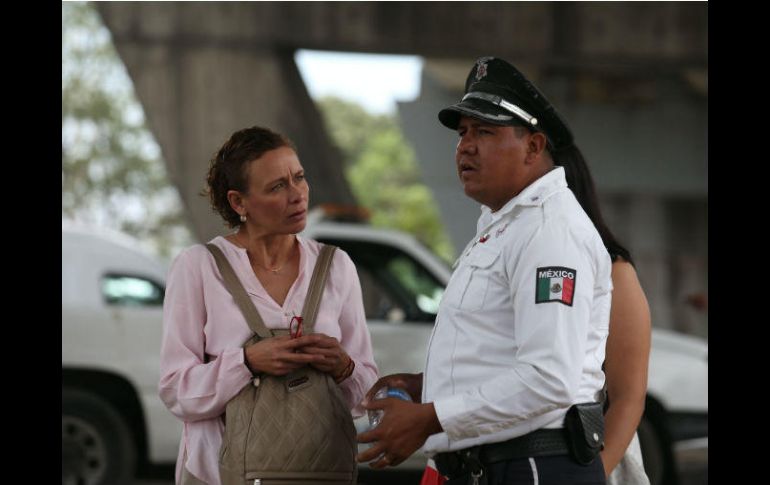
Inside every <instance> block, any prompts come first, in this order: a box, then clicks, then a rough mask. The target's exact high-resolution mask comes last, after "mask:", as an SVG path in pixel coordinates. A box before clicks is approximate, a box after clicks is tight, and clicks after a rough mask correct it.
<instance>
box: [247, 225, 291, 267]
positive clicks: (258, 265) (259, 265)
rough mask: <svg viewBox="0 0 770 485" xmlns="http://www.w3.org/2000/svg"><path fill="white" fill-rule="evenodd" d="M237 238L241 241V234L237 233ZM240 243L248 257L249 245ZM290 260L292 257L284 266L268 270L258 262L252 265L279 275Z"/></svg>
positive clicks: (253, 262)
mask: <svg viewBox="0 0 770 485" xmlns="http://www.w3.org/2000/svg"><path fill="white" fill-rule="evenodd" d="M235 237H236V239H240V237H241V233H240V232H237V233H235ZM238 242H240V243H241V245H242V246H243V247H244V249H246V254H247V255H248V250H249V247H248V244H243V243H242V242H241V241H240V240H239V241H238ZM251 259H252V258H249V261H251ZM289 259H291V257H289V258H288V259H287V260H286V261H284V262H283V264H282V265H280V266H278V267H277V268H268V267H267V266H262V265H261V264H259V263H257V262H256V261H251V263H252V264H254V265H256V266H257V267H259V268H262V269H264V270H265V271H270V272H271V273H273V274H275V275H277V274H278V273H279V272H280V271H281V270H282V269H283V267H284V266H286V263H288V262H289Z"/></svg>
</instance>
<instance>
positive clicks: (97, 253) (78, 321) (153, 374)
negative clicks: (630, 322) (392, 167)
mask: <svg viewBox="0 0 770 485" xmlns="http://www.w3.org/2000/svg"><path fill="white" fill-rule="evenodd" d="M304 235H305V236H306V237H311V238H314V239H317V240H319V241H323V242H328V243H331V244H335V245H337V246H339V247H341V248H342V249H344V250H345V251H346V252H347V253H348V254H349V255H350V257H351V258H352V259H353V261H354V262H355V263H356V266H357V268H358V271H359V276H360V279H361V285H362V289H363V295H364V303H365V309H366V316H367V321H368V325H369V330H370V332H371V335H372V342H373V346H374V357H375V360H376V362H377V364H378V365H379V368H380V372H381V373H382V374H383V375H385V374H389V373H394V372H420V371H421V369H422V366H423V363H424V358H425V348H426V343H427V340H428V337H429V335H430V330H431V325H432V323H433V321H434V318H435V313H436V311H437V308H438V302H439V301H440V299H441V295H442V294H443V290H444V286H445V284H446V282H447V281H448V279H449V275H450V270H449V268H448V267H447V266H446V264H444V263H443V262H442V261H440V260H439V259H438V258H436V256H434V255H433V254H432V253H431V252H430V251H428V250H427V249H425V248H424V247H423V246H422V245H421V244H419V243H418V242H417V241H416V240H415V239H414V238H413V237H411V236H409V235H407V234H404V233H401V232H397V231H391V230H381V229H375V228H373V227H370V226H368V225H366V224H361V223H351V222H331V221H327V220H322V216H321V215H320V214H319V213H317V212H316V213H312V214H311V216H310V218H309V220H308V225H307V228H306V229H305V231H304ZM166 271H167V266H166V265H165V264H163V263H161V262H159V261H157V260H155V259H153V258H152V257H150V256H148V255H147V254H146V253H144V252H143V251H141V250H140V249H139V245H138V244H137V242H136V241H133V240H131V239H130V238H128V237H127V236H121V237H114V236H105V235H103V234H97V233H94V232H89V231H83V230H73V229H67V228H65V227H63V228H62V484H67V485H68V484H73V485H74V484H77V485H85V484H88V485H116V484H121V483H127V482H128V481H129V480H130V479H131V478H132V477H133V476H134V474H135V473H136V472H137V470H144V469H147V467H148V466H153V465H167V464H172V463H173V462H174V461H175V459H176V456H177V450H178V445H179V436H180V432H181V425H180V423H179V421H177V419H176V418H175V417H174V416H173V415H172V414H171V413H170V412H168V410H167V409H166V408H165V407H164V405H163V403H162V402H161V401H160V399H159V398H158V392H157V386H158V362H159V349H160V340H161V321H162V303H163V295H164V282H165V276H166ZM707 352H708V346H707V344H706V342H705V341H704V340H702V339H698V338H694V337H689V336H684V335H680V334H675V333H672V332H667V331H663V330H659V329H654V330H653V339H652V353H651V357H650V367H649V388H648V398H647V409H646V412H645V417H644V420H643V422H642V425H641V426H640V429H639V434H640V439H641V442H642V448H643V453H644V455H645V461H646V466H647V468H648V473H649V474H650V476H651V479H652V483H653V484H654V485H658V484H667V485H671V484H674V483H676V480H677V478H676V463H675V460H674V448H675V444H676V443H678V442H682V441H684V440H689V442H693V441H692V440H696V442H698V443H700V444H705V446H707V445H708V438H707V437H708V361H707ZM356 425H357V427H358V428H359V429H362V428H363V427H364V426H365V422H364V420H363V419H359V420H358V421H357V423H356ZM704 440H705V441H704ZM424 464H425V459H424V458H423V457H421V456H414V457H413V458H412V459H410V460H408V461H407V462H405V463H404V464H402V465H401V467H400V468H402V469H410V468H413V469H422V468H423V467H424Z"/></svg>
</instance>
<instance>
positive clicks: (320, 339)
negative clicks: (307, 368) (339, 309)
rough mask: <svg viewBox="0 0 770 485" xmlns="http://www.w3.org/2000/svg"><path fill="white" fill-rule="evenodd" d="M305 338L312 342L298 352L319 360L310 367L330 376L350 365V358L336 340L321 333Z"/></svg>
mask: <svg viewBox="0 0 770 485" xmlns="http://www.w3.org/2000/svg"><path fill="white" fill-rule="evenodd" d="M307 337H309V338H312V341H311V342H310V343H308V344H306V345H304V346H303V347H302V348H300V349H299V352H301V353H303V354H307V355H312V356H315V357H318V358H320V360H318V361H316V362H313V363H311V364H310V365H312V366H313V367H315V368H316V369H318V370H319V371H321V372H324V373H326V374H330V375H332V376H336V375H338V374H340V373H341V372H342V371H344V370H345V368H346V367H347V366H348V364H349V363H350V357H349V356H348V354H347V352H345V349H343V348H342V346H341V345H340V343H339V341H338V340H337V339H336V338H334V337H329V336H328V335H325V334H322V333H314V334H312V335H308V336H307Z"/></svg>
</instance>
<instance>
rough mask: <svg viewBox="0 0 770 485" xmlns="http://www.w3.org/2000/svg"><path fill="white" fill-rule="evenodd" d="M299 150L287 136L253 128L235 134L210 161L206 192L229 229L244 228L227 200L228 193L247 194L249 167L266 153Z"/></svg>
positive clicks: (257, 127)
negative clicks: (285, 148)
mask: <svg viewBox="0 0 770 485" xmlns="http://www.w3.org/2000/svg"><path fill="white" fill-rule="evenodd" d="M281 147H289V148H291V149H292V150H294V151H296V150H297V149H296V147H295V146H294V144H293V143H292V142H291V140H289V139H288V138H287V137H286V136H284V135H282V134H280V133H276V132H274V131H271V130H269V129H267V128H262V127H259V126H252V127H251V128H244V129H242V130H239V131H236V132H235V133H233V134H232V135H230V138H229V139H228V140H227V141H226V142H225V144H224V145H222V147H221V148H220V149H219V150H218V151H217V153H216V154H215V155H214V157H213V158H212V159H211V164H210V166H209V173H208V176H207V177H206V185H207V187H206V190H205V191H204V194H203V195H208V196H209V200H210V201H211V208H212V209H213V210H214V212H217V213H218V214H219V215H220V216H222V219H224V220H225V222H226V223H227V224H228V225H229V226H230V227H236V226H238V225H240V224H241V219H240V215H239V214H238V213H237V212H235V211H234V210H233V208H232V207H230V202H229V201H228V200H227V191H228V190H237V191H238V192H242V193H244V194H245V193H247V192H248V188H249V187H248V168H249V164H250V163H251V162H253V161H254V160H256V159H258V158H259V157H261V156H262V155H264V154H265V153H266V152H269V151H270V150H275V149H276V148H281Z"/></svg>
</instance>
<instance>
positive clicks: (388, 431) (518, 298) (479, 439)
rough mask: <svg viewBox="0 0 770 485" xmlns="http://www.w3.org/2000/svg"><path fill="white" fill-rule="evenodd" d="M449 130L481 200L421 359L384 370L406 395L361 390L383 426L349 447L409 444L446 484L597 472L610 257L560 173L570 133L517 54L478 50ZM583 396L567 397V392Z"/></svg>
mask: <svg viewBox="0 0 770 485" xmlns="http://www.w3.org/2000/svg"><path fill="white" fill-rule="evenodd" d="M439 120H440V121H441V123H442V124H444V125H445V126H447V127H448V128H451V129H455V130H457V133H458V136H459V140H458V143H457V151H456V164H457V171H458V175H459V178H460V181H461V182H462V185H463V189H464V191H465V194H466V195H467V196H469V197H471V198H472V199H474V200H476V201H477V202H479V203H480V204H482V207H481V217H480V218H479V220H478V224H477V234H476V236H475V237H474V238H473V240H471V241H470V242H469V243H468V245H467V246H466V248H465V249H464V250H463V252H462V253H461V255H460V257H459V258H458V260H457V262H456V263H455V269H454V272H453V274H452V277H451V279H450V281H449V285H448V286H447V288H446V292H445V294H444V297H443V299H442V301H441V305H440V308H439V312H438V315H437V317H436V323H435V327H434V329H433V335H432V336H431V339H430V343H429V348H428V356H427V360H426V363H425V372H424V374H396V375H391V376H387V377H383V378H382V379H380V380H379V381H378V382H377V384H375V386H374V387H373V388H372V389H371V390H370V393H369V394H368V397H371V396H372V395H373V394H374V392H376V390H377V389H378V388H380V387H381V386H383V385H391V386H397V387H404V388H406V389H407V390H408V391H409V393H410V394H411V395H412V398H413V399H414V401H415V402H414V403H410V402H405V401H400V400H397V399H383V400H378V401H369V402H368V403H367V405H366V407H367V408H369V409H384V410H385V415H384V417H383V419H382V421H381V424H380V426H378V427H377V428H375V429H374V430H371V431H368V432H365V433H362V434H360V435H359V441H361V442H373V443H374V445H373V446H372V447H371V448H369V449H368V450H367V451H365V452H363V453H361V454H360V455H359V457H358V459H359V461H360V462H368V461H372V460H374V461H373V462H372V467H374V468H382V467H385V466H388V465H397V464H399V463H400V462H402V461H403V460H405V459H406V458H407V457H409V455H411V454H412V453H413V452H414V451H416V450H417V449H418V448H420V447H421V446H422V447H423V450H424V451H425V452H426V453H427V454H428V455H429V456H433V457H434V460H435V463H436V466H437V468H438V470H439V472H440V473H441V474H442V475H444V476H446V477H447V478H448V479H449V481H448V483H449V484H461V483H462V484H465V483H471V484H473V483H488V484H493V483H500V484H503V483H504V484H519V483H521V484H530V483H535V484H539V485H551V484H567V483H581V484H603V483H605V479H604V470H603V467H602V464H601V459H600V458H599V457H598V452H599V450H600V449H601V443H602V436H603V435H602V433H603V422H602V415H601V403H600V402H598V401H600V398H601V389H602V386H603V383H604V374H603V372H602V370H601V365H602V362H603V360H604V349H605V341H606V338H607V330H608V325H609V311H610V297H611V291H612V283H611V281H610V270H611V261H610V256H609V254H608V253H607V250H606V249H605V247H604V245H603V244H602V240H601V237H600V236H599V234H598V233H597V231H596V229H595V228H594V225H593V223H592V222H591V220H590V219H589V218H588V216H587V215H586V214H585V212H584V211H583V209H582V208H581V207H580V204H579V203H578V202H577V200H576V199H575V197H574V195H573V194H572V192H571V191H570V190H569V189H568V188H567V183H566V181H565V177H564V169H563V168H561V167H559V166H558V160H559V159H560V157H563V156H569V153H570V149H571V147H572V146H573V143H572V134H571V132H570V130H569V128H568V127H567V124H566V122H565V121H564V119H563V118H562V117H561V116H560V115H559V114H558V113H557V112H556V110H555V109H554V108H553V106H551V104H550V103H549V102H548V100H547V99H546V98H545V96H543V94H542V93H541V92H540V91H538V89H537V88H536V87H535V86H534V85H532V84H531V83H530V82H529V81H528V80H527V79H526V78H525V77H524V76H523V75H522V74H521V73H520V72H519V71H518V70H517V69H516V68H515V67H514V66H512V65H511V64H509V63H508V62H506V61H504V60H502V59H499V58H492V57H484V58H480V59H478V60H477V61H476V63H475V64H474V66H473V69H472V70H471V72H470V74H469V76H468V79H467V81H466V84H465V95H464V96H463V99H462V100H461V101H460V102H459V103H458V104H455V105H453V106H450V107H448V108H446V109H443V110H441V112H440V113H439ZM578 404H580V406H576V405H578Z"/></svg>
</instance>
